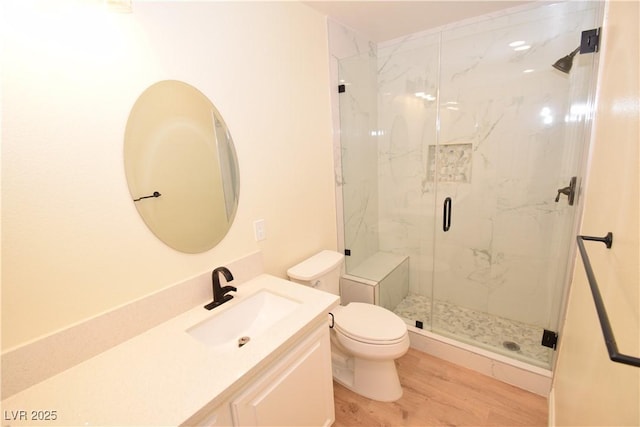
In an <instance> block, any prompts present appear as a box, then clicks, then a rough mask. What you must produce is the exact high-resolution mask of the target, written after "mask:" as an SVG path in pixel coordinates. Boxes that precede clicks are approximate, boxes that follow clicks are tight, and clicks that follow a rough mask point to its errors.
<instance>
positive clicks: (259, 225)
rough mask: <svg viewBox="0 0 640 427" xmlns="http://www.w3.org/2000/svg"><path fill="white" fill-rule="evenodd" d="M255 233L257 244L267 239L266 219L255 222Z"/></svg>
mask: <svg viewBox="0 0 640 427" xmlns="http://www.w3.org/2000/svg"><path fill="white" fill-rule="evenodd" d="M253 231H254V232H255V235H256V241H257V242H259V241H261V240H264V239H266V238H267V231H266V227H265V223H264V219H259V220H257V221H254V222H253Z"/></svg>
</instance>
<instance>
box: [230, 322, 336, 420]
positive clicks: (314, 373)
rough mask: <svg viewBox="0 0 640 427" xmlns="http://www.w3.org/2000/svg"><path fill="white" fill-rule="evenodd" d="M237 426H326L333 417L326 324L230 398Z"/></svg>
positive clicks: (329, 353) (329, 354) (329, 349)
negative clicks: (234, 396)
mask: <svg viewBox="0 0 640 427" xmlns="http://www.w3.org/2000/svg"><path fill="white" fill-rule="evenodd" d="M231 409H232V413H233V418H234V425H238V426H323V425H324V426H329V425H331V424H332V423H333V421H334V420H335V412H334V406H333V382H332V376H331V348H330V343H329V328H328V327H327V326H326V325H323V326H322V327H321V328H319V329H317V330H316V331H314V332H313V333H312V334H310V336H309V337H307V338H306V339H305V340H304V341H303V342H302V343H301V344H299V345H298V346H296V347H295V348H294V349H293V350H291V351H290V352H289V353H287V354H285V355H284V356H283V358H282V360H280V361H279V362H277V363H276V364H275V365H274V366H273V367H272V368H270V369H269V370H268V371H267V372H266V373H265V374H264V375H262V376H261V377H260V378H258V379H257V380H256V381H255V382H254V383H253V384H252V385H251V386H249V387H248V388H247V389H245V390H244V391H243V392H242V393H241V394H240V395H239V396H238V397H237V398H235V399H234V400H233V401H232V402H231Z"/></svg>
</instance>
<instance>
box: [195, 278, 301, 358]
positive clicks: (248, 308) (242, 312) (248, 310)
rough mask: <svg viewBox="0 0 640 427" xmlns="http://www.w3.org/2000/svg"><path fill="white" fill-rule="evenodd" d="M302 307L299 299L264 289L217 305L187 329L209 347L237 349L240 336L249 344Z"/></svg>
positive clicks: (244, 342)
mask: <svg viewBox="0 0 640 427" xmlns="http://www.w3.org/2000/svg"><path fill="white" fill-rule="evenodd" d="M236 298H237V297H236ZM227 304H229V306H227V307H225V306H226V305H227ZM299 306H300V302H298V301H295V300H292V299H289V298H286V297H283V296H280V295H277V294H274V293H272V292H269V291H267V290H261V291H259V292H256V293H255V294H253V295H251V296H250V297H247V298H246V299H242V300H237V301H234V300H231V301H229V302H226V303H225V304H224V305H221V306H218V307H216V308H214V309H213V313H212V316H211V317H210V318H209V319H207V320H205V321H203V322H200V323H198V324H197V325H194V326H192V327H191V328H189V329H187V333H188V334H189V335H191V336H192V337H194V338H196V339H197V340H198V341H200V342H202V343H204V344H207V345H209V346H214V347H228V348H238V347H241V345H239V342H240V340H241V339H243V345H244V344H248V343H249V342H250V340H251V339H252V338H255V337H257V336H259V335H260V334H261V333H263V332H264V331H266V330H268V329H269V328H270V327H272V326H273V325H274V324H276V323H277V322H278V321H279V320H281V319H283V318H284V317H285V316H287V315H288V314H290V313H291V312H292V311H294V310H295V309H296V308H297V307H299ZM223 308H224V310H222V311H220V313H215V310H220V309H223ZM246 338H248V340H247V339H246Z"/></svg>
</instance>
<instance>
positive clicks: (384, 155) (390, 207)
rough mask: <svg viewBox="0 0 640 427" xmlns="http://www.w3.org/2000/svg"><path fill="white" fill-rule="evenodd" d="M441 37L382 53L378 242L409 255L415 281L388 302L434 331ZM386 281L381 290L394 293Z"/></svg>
mask: <svg viewBox="0 0 640 427" xmlns="http://www.w3.org/2000/svg"><path fill="white" fill-rule="evenodd" d="M439 39H440V36H439V35H430V36H427V37H422V38H420V39H418V40H408V41H406V42H403V43H398V44H396V45H393V46H391V47H389V48H386V49H380V50H379V51H378V70H379V75H378V81H379V87H378V105H379V107H378V108H379V111H378V118H379V131H378V140H379V142H378V146H379V166H378V177H379V195H380V204H379V217H380V221H379V227H380V230H379V245H380V251H382V252H385V253H394V254H402V255H405V256H407V257H409V263H408V264H409V265H408V274H409V283H408V284H407V286H405V287H404V288H403V289H402V291H401V292H400V293H399V294H398V292H395V293H393V295H394V296H395V299H394V300H393V303H395V304H390V306H389V307H387V308H390V309H392V310H394V311H395V312H396V313H397V314H398V315H400V316H401V317H403V318H404V319H406V321H407V322H408V323H409V324H411V325H416V322H421V324H422V327H423V328H425V329H430V323H431V293H432V286H433V275H432V272H433V241H434V229H433V211H434V196H435V183H434V182H433V181H429V180H428V179H426V176H427V165H428V163H427V159H428V149H429V147H430V146H433V145H434V144H435V143H436V118H437V103H436V99H437V94H438V92H437V91H438V87H437V81H438V54H439ZM391 286H397V285H395V284H394V282H393V281H389V283H386V281H384V282H382V283H381V284H380V292H381V294H382V293H391V291H390V290H387V289H386V288H387V287H391Z"/></svg>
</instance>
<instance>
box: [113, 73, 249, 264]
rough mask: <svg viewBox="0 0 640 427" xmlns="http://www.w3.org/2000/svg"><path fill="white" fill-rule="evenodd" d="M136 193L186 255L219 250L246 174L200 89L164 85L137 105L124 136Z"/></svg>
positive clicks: (153, 221) (139, 204)
mask: <svg viewBox="0 0 640 427" xmlns="http://www.w3.org/2000/svg"><path fill="white" fill-rule="evenodd" d="M124 163H125V173H126V176H127V183H128V186H129V191H130V193H131V196H132V198H133V201H134V203H135V206H136V208H137V209H138V213H139V214H140V216H141V217H142V219H143V220H144V222H145V223H146V224H147V226H148V227H149V229H151V231H152V232H153V233H154V234H155V235H156V236H157V237H158V238H159V239H160V240H162V241H163V242H164V243H166V244H167V245H169V246H170V247H172V248H174V249H176V250H178V251H181V252H186V253H199V252H204V251H206V250H209V249H211V248H213V247H214V246H215V245H217V244H218V243H219V242H220V241H221V240H222V238H223V237H224V236H225V235H226V234H227V231H228V230H229V228H230V227H231V223H232V222H233V218H234V216H235V213H236V209H237V206H238V195H239V189H240V184H239V174H238V161H237V158H236V153H235V149H234V147H233V141H232V139H231V135H230V134H229V130H228V129H227V126H226V124H225V123H224V120H223V119H222V116H221V115H220V113H219V112H218V110H216V108H215V107H214V106H213V104H212V103H211V101H209V99H208V98H207V97H206V96H205V95H203V94H202V92H200V91H199V90H197V89H196V88H194V87H193V86H190V85H188V84H186V83H184V82H180V81H177V80H165V81H161V82H158V83H155V84H154V85H152V86H150V87H149V88H148V89H146V90H145V91H144V92H143V93H142V94H141V95H140V97H139V98H138V100H137V101H136V102H135V104H134V105H133V108H132V109H131V113H130V114H129V120H128V121H127V127H126V130H125V137H124Z"/></svg>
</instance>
